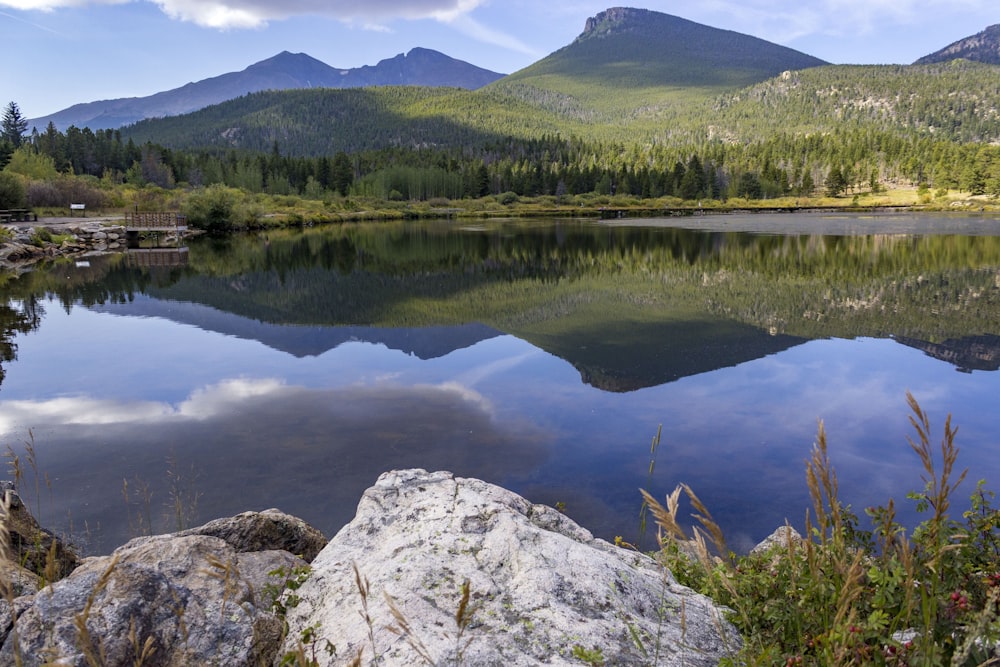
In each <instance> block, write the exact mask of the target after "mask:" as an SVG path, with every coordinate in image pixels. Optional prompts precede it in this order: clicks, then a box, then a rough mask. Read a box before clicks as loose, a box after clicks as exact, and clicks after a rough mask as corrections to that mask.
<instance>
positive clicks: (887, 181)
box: [0, 102, 1000, 208]
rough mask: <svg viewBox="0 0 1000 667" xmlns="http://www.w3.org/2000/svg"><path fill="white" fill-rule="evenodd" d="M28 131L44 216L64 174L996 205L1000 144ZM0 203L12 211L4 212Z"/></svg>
mask: <svg viewBox="0 0 1000 667" xmlns="http://www.w3.org/2000/svg"><path fill="white" fill-rule="evenodd" d="M26 122H27V121H26V120H25V119H23V117H21V116H20V115H19V111H18V109H17V106H16V104H14V103H13V102H12V103H10V104H9V105H8V106H7V108H6V110H5V113H4V118H3V125H2V128H0V129H2V138H0V168H5V169H6V171H8V172H11V171H13V172H16V173H20V174H21V175H23V176H25V177H27V178H28V179H29V180H30V181H31V183H29V190H30V191H29V192H27V193H26V195H25V197H26V199H27V200H28V201H27V203H29V204H31V205H39V206H42V205H65V204H66V203H67V202H57V201H55V200H57V199H58V198H59V196H60V195H59V192H54V191H53V188H52V187H50V186H46V185H45V184H46V183H47V182H51V181H54V180H55V177H56V176H66V175H72V176H77V177H88V178H91V179H92V180H91V182H92V183H93V182H95V181H94V180H93V179H97V181H99V182H102V183H111V184H122V183H129V184H133V185H135V186H145V185H153V186H158V187H161V188H166V189H172V188H176V187H180V186H186V187H194V188H197V187H201V186H210V185H215V184H220V185H225V186H228V187H232V188H239V189H241V190H243V191H246V192H250V193H269V194H274V195H298V196H302V197H306V198H311V199H322V198H323V197H325V196H328V195H331V194H334V193H337V194H340V195H342V196H351V195H354V196H371V197H377V198H381V199H386V200H392V199H399V200H428V199H433V198H447V199H461V198H476V197H483V196H487V195H502V194H507V195H508V196H539V195H550V196H555V197H560V196H564V195H580V194H588V193H593V194H598V195H616V194H620V195H629V196H633V197H637V198H661V197H676V198H678V199H682V200H688V201H693V200H700V199H720V200H725V199H728V198H734V197H737V198H740V197H742V198H747V199H764V198H773V197H780V196H787V195H795V196H809V195H812V194H816V193H818V192H822V193H825V194H827V195H832V196H836V195H841V194H845V193H851V192H858V191H863V190H874V191H877V190H878V189H880V188H881V187H885V186H886V185H895V184H920V185H925V186H926V187H928V188H957V189H961V190H964V191H967V192H970V193H972V194H988V195H991V196H1000V147H997V146H994V145H987V144H978V143H964V144H963V143H957V142H954V141H947V140H939V139H935V138H934V137H932V136H922V135H913V136H909V137H906V136H901V135H899V134H898V133H892V132H888V131H882V130H878V129H876V128H872V127H844V128H840V129H838V130H836V131H833V132H826V133H812V134H806V133H799V134H796V133H792V132H780V133H774V134H772V135H770V136H769V137H767V138H765V139H762V140H759V141H755V142H727V141H721V140H717V141H710V140H704V141H698V142H688V143H678V144H670V143H657V142H646V143H638V142H636V143H625V142H604V141H597V140H585V139H582V138H580V137H577V136H572V135H571V136H564V135H562V134H561V133H558V132H551V133H545V134H542V135H541V136H539V137H537V138H520V137H513V136H507V137H502V138H500V137H492V138H491V137H486V136H483V137H480V138H479V140H478V143H474V144H462V145H455V146H449V145H435V146H413V145H405V146H401V145H394V146H389V147H383V148H378V149H365V150H357V151H352V152H347V151H342V150H341V151H336V152H334V153H332V154H330V155H319V156H304V155H294V154H289V153H287V152H286V151H284V150H283V148H282V145H281V144H280V142H279V141H277V140H275V141H273V142H272V144H271V146H270V150H267V151H257V150H245V149H235V148H230V149H221V148H201V149H171V148H168V147H166V146H163V145H161V144H158V143H154V142H152V141H146V142H145V143H142V144H137V143H136V142H135V141H134V140H133V139H132V138H131V137H128V138H124V137H123V132H122V131H121V130H97V131H92V130H90V129H89V128H82V129H81V128H76V127H70V128H68V129H67V130H66V131H65V132H60V131H59V130H57V129H56V128H55V126H54V125H53V124H52V123H50V124H49V125H48V126H47V127H46V128H45V130H44V131H42V132H39V131H38V130H37V129H33V130H32V131H31V132H30V133H27V132H26ZM400 131H403V130H402V129H401V130H400ZM8 180H9V179H8ZM62 183H63V185H62V188H63V189H66V188H68V187H69V186H68V185H67V184H66V182H65V180H63V181H62ZM2 190H3V187H2V183H0V191H2ZM75 194H77V196H79V193H75ZM66 196H69V194H68V193H67V194H66ZM4 207H10V205H9V203H8V205H7V206H4V205H3V204H2V203H0V208H4Z"/></svg>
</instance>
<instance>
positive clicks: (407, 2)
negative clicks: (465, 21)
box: [0, 0, 483, 29]
mask: <svg viewBox="0 0 1000 667" xmlns="http://www.w3.org/2000/svg"><path fill="white" fill-rule="evenodd" d="M125 1H127V0H0V7H12V8H14V9H19V10H24V11H29V10H41V11H51V10H54V9H60V8H64V7H83V6H86V5H91V4H119V3H121V2H125ZM146 1H149V2H153V3H154V4H155V5H157V6H158V7H159V8H160V10H161V11H162V12H163V13H164V14H166V15H167V16H169V17H171V18H173V19H178V20H181V21H188V22H190V23H195V24H197V25H200V26H204V27H207V28H219V29H227V28H260V27H263V26H265V25H267V23H268V22H269V21H280V20H284V19H288V18H291V17H293V16H321V17H326V18H332V19H338V20H342V21H354V20H358V21H361V22H364V23H367V24H378V23H379V22H380V21H386V20H391V19H408V20H412V19H437V20H439V21H445V22H448V21H453V20H455V19H457V18H459V17H461V16H463V15H465V14H468V13H469V12H471V11H472V10H474V9H476V7H478V6H479V5H480V4H482V2H483V0H367V2H357V1H356V0H146Z"/></svg>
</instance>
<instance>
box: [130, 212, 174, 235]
mask: <svg viewBox="0 0 1000 667" xmlns="http://www.w3.org/2000/svg"><path fill="white" fill-rule="evenodd" d="M186 229H187V216H185V215H184V214H183V213H173V212H164V211H136V212H134V213H126V214H125V231H143V230H147V231H153V230H155V231H175V230H176V231H185V230H186Z"/></svg>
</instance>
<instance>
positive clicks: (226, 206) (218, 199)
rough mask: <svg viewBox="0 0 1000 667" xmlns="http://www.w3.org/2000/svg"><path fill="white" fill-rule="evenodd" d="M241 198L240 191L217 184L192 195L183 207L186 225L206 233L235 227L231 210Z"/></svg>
mask: <svg viewBox="0 0 1000 667" xmlns="http://www.w3.org/2000/svg"><path fill="white" fill-rule="evenodd" d="M242 198H243V194H242V192H241V191H240V190H236V189H233V188H228V187H226V186H224V185H218V184H217V185H210V186H208V187H207V188H205V189H204V190H201V191H198V192H195V193H192V194H191V196H190V197H189V198H188V201H187V206H186V207H185V213H186V214H187V219H188V224H190V225H191V226H192V227H197V228H199V229H204V230H206V231H208V232H223V231H226V230H228V229H231V228H232V227H235V226H236V225H235V223H234V221H233V210H234V208H235V207H236V204H237V201H238V200H240V199H242Z"/></svg>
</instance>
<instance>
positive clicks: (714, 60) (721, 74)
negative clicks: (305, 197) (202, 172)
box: [127, 8, 824, 155]
mask: <svg viewBox="0 0 1000 667" xmlns="http://www.w3.org/2000/svg"><path fill="white" fill-rule="evenodd" d="M820 65H824V62H823V61H822V60H819V59H817V58H814V57H812V56H809V55H806V54H803V53H801V52H798V51H795V50H793V49H789V48H786V47H783V46H779V45H777V44H772V43H770V42H767V41H764V40H761V39H758V38H756V37H750V36H748V35H742V34H739V33H735V32H731V31H728V30H719V29H716V28H711V27H708V26H705V25H701V24H698V23H694V22H692V21H688V20H685V19H681V18H678V17H676V16H671V15H668V14H662V13H659V12H653V11H648V10H643V9H629V8H615V9H609V10H607V11H605V12H602V13H600V14H598V15H596V16H594V17H591V18H589V19H588V20H587V21H586V24H585V26H584V31H583V32H582V33H581V34H580V35H579V37H577V38H576V40H575V41H573V42H572V43H571V44H569V45H567V46H566V47H564V48H562V49H560V50H558V51H556V52H555V53H553V54H551V55H550V56H547V57H546V58H543V59H542V60H540V61H538V62H537V63H535V64H534V65H531V66H529V67H527V68H525V69H523V70H520V71H519V72H516V73H514V74H511V75H509V76H507V77H504V78H502V79H499V80H498V81H495V82H494V83H492V84H489V85H487V86H485V87H483V88H480V89H477V90H475V91H459V90H445V89H440V88H439V89H434V90H429V89H428V90H417V89H413V88H410V89H407V90H405V91H404V90H399V89H379V90H373V89H367V90H360V91H359V90H354V91H330V90H310V91H301V90H300V91H284V92H280V93H278V92H276V93H270V92H266V93H258V94H255V95H250V96H246V97H243V98H240V99H235V100H231V101H229V102H226V103H225V104H222V105H218V106H214V107H211V108H207V109H203V110H201V111H199V112H197V113H196V114H192V115H188V116H184V117H183V118H164V119H155V120H148V121H145V122H143V123H140V124H138V125H136V126H134V127H131V128H128V130H127V134H128V136H129V137H131V138H132V139H133V140H134V141H136V142H137V143H144V142H146V141H152V142H154V143H160V144H164V145H168V146H170V147H173V148H192V147H195V146H199V147H207V146H215V147H226V148H243V149H248V150H270V148H271V147H272V146H273V145H274V143H275V142H278V143H279V144H280V145H281V146H282V147H283V149H284V150H287V151H291V152H294V153H299V154H302V153H303V152H304V154H307V155H323V154H332V153H333V152H336V151H339V150H346V151H357V150H366V149H379V148H385V147H389V146H393V147H398V146H411V147H418V146H422V147H427V146H436V147H441V146H468V145H477V144H478V145H481V144H483V143H484V142H495V141H499V140H501V139H502V138H503V137H506V136H511V137H516V138H522V139H530V138H535V137H539V136H542V135H545V134H556V133H560V134H563V135H573V136H577V137H584V138H588V139H599V140H611V141H635V140H637V139H638V138H639V137H643V136H649V135H651V134H653V133H662V132H663V131H664V127H665V126H667V125H668V126H669V127H670V131H671V132H678V131H681V128H700V127H703V126H704V119H705V115H706V113H708V112H709V111H711V109H710V107H711V105H712V103H713V101H714V100H715V98H716V97H717V96H718V95H720V94H722V93H735V92H736V91H738V90H739V89H741V88H742V87H744V86H747V85H751V84H754V83H758V82H761V81H765V80H767V79H769V78H771V77H774V76H775V75H778V74H780V73H782V72H785V71H788V70H802V69H805V68H815V67H818V66H820ZM300 147H302V148H300Z"/></svg>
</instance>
